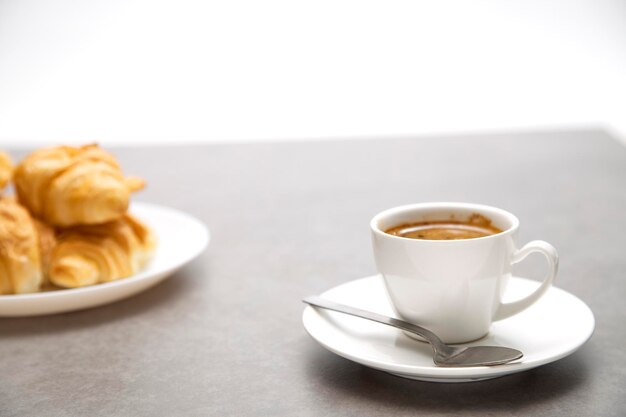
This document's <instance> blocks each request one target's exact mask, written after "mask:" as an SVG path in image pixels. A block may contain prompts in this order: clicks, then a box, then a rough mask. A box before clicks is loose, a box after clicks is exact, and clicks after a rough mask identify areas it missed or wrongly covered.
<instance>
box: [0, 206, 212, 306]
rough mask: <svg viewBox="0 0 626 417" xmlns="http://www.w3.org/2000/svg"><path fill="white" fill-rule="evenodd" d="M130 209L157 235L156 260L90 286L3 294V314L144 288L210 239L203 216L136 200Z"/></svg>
mask: <svg viewBox="0 0 626 417" xmlns="http://www.w3.org/2000/svg"><path fill="white" fill-rule="evenodd" d="M130 212H131V213H133V214H134V215H136V216H137V218H138V219H140V220H141V221H143V222H144V223H146V224H147V225H148V226H149V227H150V228H152V230H153V231H154V233H155V234H156V237H157V247H156V250H155V253H154V256H153V258H152V260H151V261H150V262H149V263H148V265H146V266H145V268H144V269H143V270H142V271H141V272H139V273H138V274H135V275H133V276H131V277H129V278H124V279H120V280H118V281H112V282H108V283H104V284H98V285H92V286H89V287H82V288H73V289H64V290H55V291H48V292H40V293H34V294H17V295H0V317H23V316H39V315H44V314H55V313H64V312H68V311H74V310H81V309H84V308H90V307H96V306H99V305H103V304H108V303H111V302H114V301H117V300H121V299H123V298H126V297H130V296H131V295H134V294H137V293H138V292H141V291H144V290H146V289H148V288H150V287H151V286H153V285H155V284H156V283H158V282H160V281H162V280H163V279H165V278H166V277H168V276H169V275H171V274H172V273H173V272H174V271H176V270H177V269H179V268H180V267H182V266H183V265H185V264H186V263H188V262H189V261H191V260H192V259H194V258H195V257H196V256H198V255H200V254H201V253H202V251H203V250H204V249H205V248H206V246H207V245H208V243H209V231H208V229H207V228H206V226H205V225H204V224H203V223H202V222H200V221H199V220H197V219H195V218H193V217H191V216H190V215H188V214H186V213H183V212H181V211H178V210H174V209H170V208H167V207H161V206H157V205H154V204H147V203H133V204H132V206H131V208H130Z"/></svg>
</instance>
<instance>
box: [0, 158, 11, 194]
mask: <svg viewBox="0 0 626 417" xmlns="http://www.w3.org/2000/svg"><path fill="white" fill-rule="evenodd" d="M12 176H13V161H11V158H10V157H9V155H7V154H6V153H4V152H2V151H0V190H2V189H4V187H6V185H7V184H8V183H9V181H11V177H12Z"/></svg>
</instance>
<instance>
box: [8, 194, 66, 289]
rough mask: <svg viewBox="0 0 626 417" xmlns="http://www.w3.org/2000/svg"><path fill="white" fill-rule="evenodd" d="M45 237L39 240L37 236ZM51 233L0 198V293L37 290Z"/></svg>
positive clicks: (23, 209) (49, 245) (40, 282)
mask: <svg viewBox="0 0 626 417" xmlns="http://www.w3.org/2000/svg"><path fill="white" fill-rule="evenodd" d="M44 235H45V236H46V237H45V238H44V239H41V236H44ZM53 245H54V232H53V231H52V230H51V229H50V228H49V227H48V226H46V225H45V224H43V223H38V222H37V221H36V220H34V219H33V218H32V217H31V215H30V214H29V213H28V211H27V210H26V209H25V208H24V207H22V206H21V205H20V204H18V203H17V202H16V201H15V200H14V199H13V198H10V197H3V198H0V294H22V293H31V292H37V291H39V288H40V286H41V284H42V282H43V279H44V276H43V275H44V274H43V267H44V265H43V262H44V259H46V258H47V254H48V253H49V251H50V250H51V248H52V246H53Z"/></svg>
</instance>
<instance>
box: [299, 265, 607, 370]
mask: <svg viewBox="0 0 626 417" xmlns="http://www.w3.org/2000/svg"><path fill="white" fill-rule="evenodd" d="M538 285H539V283H538V282H536V281H531V280H528V279H524V278H513V279H512V280H511V281H510V283H509V287H508V289H507V297H506V300H505V301H512V300H515V299H518V298H521V297H522V296H524V295H526V294H528V293H530V292H531V291H532V290H533V289H534V288H536V287H537V286H538ZM322 296H323V297H324V298H328V299H329V300H333V301H336V302H340V303H343V304H347V305H351V306H354V307H358V308H361V309H365V310H370V311H374V312H377V313H380V314H385V315H387V316H392V317H393V315H394V314H393V311H392V309H391V306H390V305H389V302H388V300H387V296H386V293H385V289H384V286H383V282H382V278H381V277H380V276H372V277H367V278H361V279H357V280H355V281H351V282H348V283H346V284H342V285H339V286H337V287H335V288H332V289H330V290H328V291H326V292H325V293H324V294H322ZM302 321H303V323H304V327H305V329H306V330H307V332H308V333H309V334H310V335H311V336H312V337H313V338H314V339H315V340H317V341H318V342H319V343H320V344H321V345H322V346H324V347H325V348H326V349H328V350H330V351H331V352H334V353H336V354H338V355H340V356H343V357H345V358H348V359H350V360H353V361H355V362H358V363H360V364H363V365H366V366H369V367H371V368H375V369H379V370H382V371H385V372H389V373H391V374H394V375H398V376H401V377H405V378H410V379H418V380H422V381H431V382H470V381H479V380H483V379H489V378H495V377H499V376H503V375H507V374H512V373H515V372H521V371H526V370H528V369H532V368H535V367H537V366H540V365H544V364H546V363H549V362H553V361H556V360H558V359H561V358H563V357H565V356H567V355H569V354H571V353H573V352H574V351H576V349H578V348H579V347H580V346H582V345H583V344H584V343H585V342H586V341H587V340H588V339H589V338H590V337H591V334H592V333H593V329H594V325H595V322H594V317H593V313H592V312H591V310H590V309H589V307H587V305H586V304H585V303H584V302H582V301H581V300H580V299H578V298H576V297H575V296H573V295H572V294H570V293H568V292H566V291H563V290H561V289H559V288H554V287H553V288H551V289H550V290H549V291H548V293H547V294H546V295H544V296H543V297H542V298H541V299H540V300H539V301H538V302H537V303H536V304H534V305H533V306H531V307H530V308H529V309H527V310H525V311H523V312H522V313H520V314H518V315H516V316H513V317H511V318H508V319H506V320H502V321H499V322H495V323H494V324H493V326H492V327H491V331H490V333H489V335H487V336H486V337H484V338H482V339H480V340H478V341H476V342H472V343H469V344H468V345H501V346H509V347H513V348H516V349H519V350H521V351H522V352H523V353H524V357H523V358H522V359H520V360H519V361H516V362H512V363H510V364H506V365H500V366H494V367H487V366H480V367H467V368H442V367H437V366H435V365H434V363H433V361H432V350H431V348H430V345H428V344H426V343H422V342H418V341H415V340H413V339H411V338H409V337H408V336H406V335H405V334H403V333H402V332H401V331H400V330H397V329H395V328H392V327H389V326H385V325H381V324H378V323H374V322H371V321H368V320H364V319H360V318H358V317H352V316H348V315H346V314H342V313H337V312H333V311H328V310H323V309H316V308H313V307H311V306H307V307H306V308H305V309H304V312H303V314H302Z"/></svg>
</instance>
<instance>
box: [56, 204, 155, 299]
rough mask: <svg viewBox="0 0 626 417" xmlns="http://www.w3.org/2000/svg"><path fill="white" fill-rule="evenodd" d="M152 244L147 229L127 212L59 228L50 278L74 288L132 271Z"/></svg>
mask: <svg viewBox="0 0 626 417" xmlns="http://www.w3.org/2000/svg"><path fill="white" fill-rule="evenodd" d="M154 246H155V239H154V236H153V234H152V232H151V231H150V229H149V228H148V227H147V226H145V225H144V224H142V223H141V222H139V221H138V220H137V219H135V218H134V217H132V216H131V215H129V214H125V215H124V216H123V217H122V218H121V219H119V220H116V221H113V222H109V223H105V224H100V225H92V226H77V227H74V228H70V229H66V230H63V231H61V232H60V233H59V234H58V236H57V245H56V246H55V248H54V249H53V250H52V253H51V255H50V262H49V267H48V275H49V278H50V281H51V282H52V283H53V284H55V285H58V286H60V287H65V288H76V287H82V286H85V285H92V284H97V283H101V282H108V281H113V280H116V279H120V278H125V277H128V276H130V275H133V274H135V273H136V272H138V271H139V269H140V268H142V267H143V265H144V264H145V263H146V262H147V261H148V259H149V258H150V256H151V254H152V250H153V249H154Z"/></svg>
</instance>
